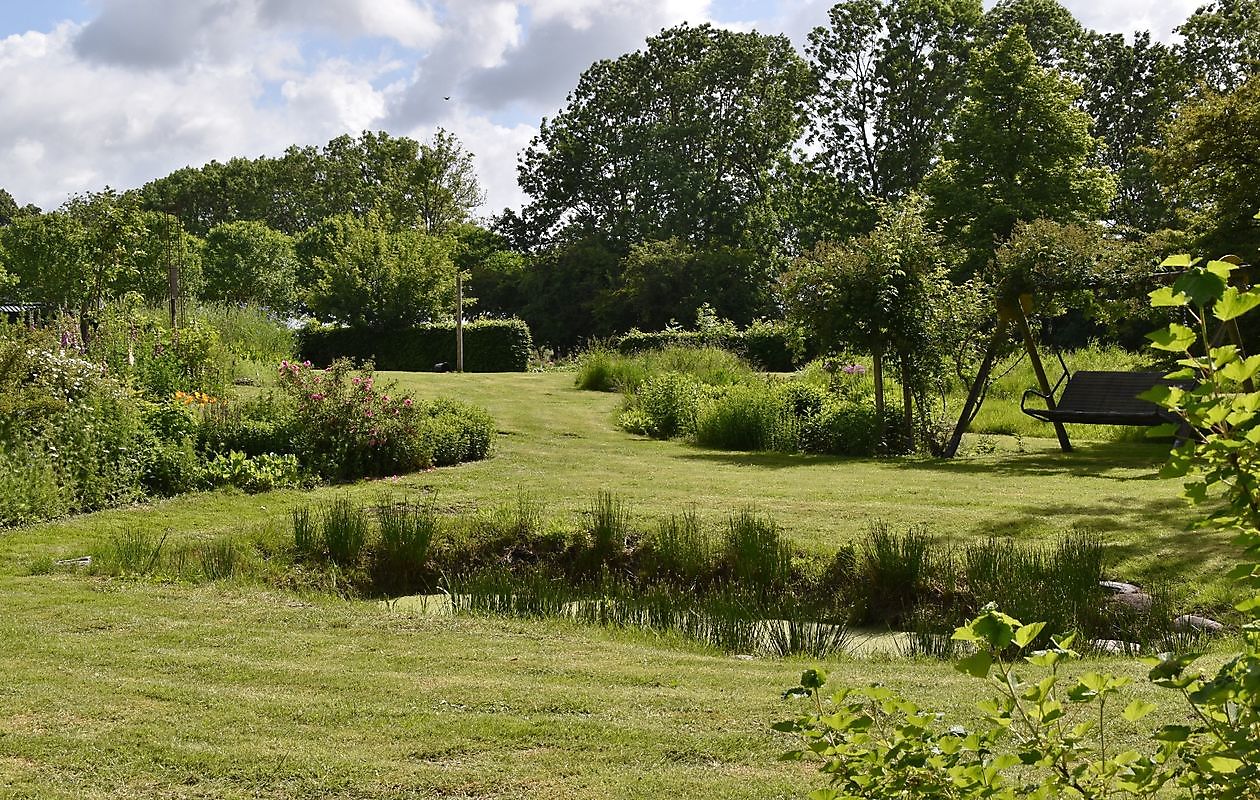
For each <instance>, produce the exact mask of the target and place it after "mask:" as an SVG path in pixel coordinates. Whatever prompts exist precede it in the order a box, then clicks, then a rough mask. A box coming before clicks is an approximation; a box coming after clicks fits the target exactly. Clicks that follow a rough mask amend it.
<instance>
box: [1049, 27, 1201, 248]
mask: <svg viewBox="0 0 1260 800" xmlns="http://www.w3.org/2000/svg"><path fill="white" fill-rule="evenodd" d="M1027 30H1032V28H1031V27H1029V28H1027ZM1130 38H1131V40H1132V41H1130ZM1087 46H1088V54H1087V57H1086V58H1084V59H1083V60H1082V62H1081V67H1080V71H1081V73H1082V74H1081V76H1080V79H1081V83H1082V85H1083V86H1084V89H1085V91H1084V94H1083V95H1082V97H1081V101H1082V103H1083V106H1084V108H1085V110H1086V111H1087V112H1088V113H1089V115H1090V117H1092V118H1093V120H1094V135H1096V136H1098V138H1100V139H1102V141H1103V142H1104V144H1105V145H1106V146H1105V147H1104V149H1103V151H1102V163H1103V164H1105V165H1107V166H1108V167H1109V168H1110V169H1111V172H1112V174H1113V175H1114V176H1115V178H1116V196H1115V200H1114V201H1113V202H1112V206H1111V212H1110V214H1109V219H1110V221H1111V222H1113V223H1115V224H1116V225H1117V226H1119V228H1120V230H1121V231H1123V230H1124V229H1125V228H1128V229H1131V230H1133V231H1143V232H1152V231H1158V230H1160V229H1161V228H1165V227H1168V225H1169V223H1170V221H1171V217H1170V207H1169V205H1170V204H1169V198H1168V197H1167V195H1166V193H1165V192H1164V191H1163V190H1162V187H1160V185H1159V183H1158V181H1157V180H1156V175H1155V151H1156V150H1158V149H1159V148H1161V147H1162V146H1163V144H1164V140H1165V138H1166V137H1165V133H1166V131H1165V127H1164V122H1165V120H1168V119H1171V118H1172V116H1173V112H1174V109H1175V108H1176V107H1177V105H1178V104H1179V103H1181V101H1182V100H1183V99H1184V98H1185V96H1186V94H1187V92H1188V91H1189V89H1190V81H1189V80H1188V76H1187V75H1186V69H1185V62H1184V58H1183V53H1182V52H1178V50H1177V49H1176V48H1175V47H1174V46H1171V45H1167V44H1164V43H1163V42H1160V41H1158V40H1156V39H1153V38H1152V36H1151V34H1150V32H1149V31H1138V32H1136V33H1134V34H1133V35H1132V37H1126V36H1125V35H1124V34H1120V33H1109V34H1099V33H1091V34H1090V37H1089V40H1088V45H1087Z"/></svg>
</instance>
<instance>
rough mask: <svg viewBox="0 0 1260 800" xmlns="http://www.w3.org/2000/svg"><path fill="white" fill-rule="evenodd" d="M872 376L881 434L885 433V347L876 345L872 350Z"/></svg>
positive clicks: (876, 412) (881, 435)
mask: <svg viewBox="0 0 1260 800" xmlns="http://www.w3.org/2000/svg"><path fill="white" fill-rule="evenodd" d="M871 364H872V366H873V369H872V370H871V378H872V379H873V380H874V381H875V416H876V417H877V418H878V419H879V422H878V425H879V435H880V437H881V438H882V437H883V435H884V348H883V347H879V346H877V347H875V348H874V349H873V351H872V352H871Z"/></svg>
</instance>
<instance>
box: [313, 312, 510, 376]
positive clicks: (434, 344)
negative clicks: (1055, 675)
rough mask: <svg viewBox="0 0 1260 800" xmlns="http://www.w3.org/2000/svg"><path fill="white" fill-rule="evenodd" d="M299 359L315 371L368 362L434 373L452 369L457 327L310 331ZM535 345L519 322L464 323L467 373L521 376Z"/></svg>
mask: <svg viewBox="0 0 1260 800" xmlns="http://www.w3.org/2000/svg"><path fill="white" fill-rule="evenodd" d="M298 348H299V351H300V352H301V357H302V358H303V359H305V360H307V361H310V362H311V363H312V364H314V365H315V366H316V367H320V368H323V367H326V366H328V365H329V364H331V363H332V362H333V361H334V360H335V359H337V358H352V359H354V360H356V361H364V360H367V359H372V360H373V361H374V362H375V364H376V368H377V369H379V370H399V371H405V372H433V371H435V370H436V369H437V368H438V367H437V365H438V364H443V365H445V369H454V368H455V323H453V322H446V323H428V324H425V325H419V326H416V327H414V328H408V329H406V330H402V331H393V332H389V333H382V332H379V331H371V330H364V329H359V328H308V329H306V330H305V331H302V333H301V334H300V335H299V337H298ZM533 351H534V339H533V337H532V336H531V335H530V332H529V326H528V325H526V324H525V323H524V322H523V321H522V320H519V319H480V320H474V321H472V322H467V323H464V371H465V372H524V371H526V370H527V369H529V357H530V355H531V354H532V353H533Z"/></svg>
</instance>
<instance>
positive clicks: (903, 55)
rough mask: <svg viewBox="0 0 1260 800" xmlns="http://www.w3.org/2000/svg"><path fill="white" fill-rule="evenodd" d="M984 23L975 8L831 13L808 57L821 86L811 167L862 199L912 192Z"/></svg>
mask: <svg viewBox="0 0 1260 800" xmlns="http://www.w3.org/2000/svg"><path fill="white" fill-rule="evenodd" d="M980 18H981V7H980V3H979V2H975V0H932V2H926V3H900V2H883V1H882V0H850V1H849V2H841V3H836V4H835V5H834V6H832V8H831V10H830V12H829V25H828V26H827V27H818V28H815V29H814V30H813V31H812V32H811V33H810V34H809V45H808V47H807V48H806V53H807V54H808V56H809V58H810V61H811V62H812V65H813V67H814V72H815V74H816V75H818V77H819V92H818V94H817V95H816V96H815V97H814V98H813V99H812V100H811V102H810V120H811V126H810V130H809V141H810V142H811V143H812V144H814V145H815V147H816V151H817V152H816V154H815V155H814V156H813V157H812V159H811V161H810V167H811V168H812V169H813V170H814V171H816V172H821V173H825V174H827V175H829V176H831V175H835V176H839V178H840V182H839V183H837V184H836V185H835V189H836V190H838V191H852V192H853V193H854V194H856V195H859V196H861V197H863V198H873V199H877V200H885V201H888V200H896V199H898V198H901V197H904V196H905V195H907V194H909V193H911V192H913V191H915V189H916V188H917V187H918V185H919V182H920V181H921V180H922V179H923V176H924V175H926V174H927V172H928V170H929V169H930V168H931V166H932V163H933V161H934V160H935V159H936V157H937V154H938V151H939V147H940V142H941V141H942V140H944V139H945V134H946V129H947V127H948V125H949V122H950V120H951V119H952V117H953V115H954V113H955V111H956V109H957V106H958V103H959V100H960V97H961V93H962V86H963V83H964V82H965V79H966V70H965V67H966V64H967V60H968V57H969V55H970V51H971V47H972V43H971V40H972V38H973V35H974V33H975V31H976V29H977V28H978V26H979V24H980ZM823 186H825V185H823ZM841 219H843V218H841ZM839 222H840V220H833V221H831V222H830V224H829V225H826V227H828V228H831V229H832V230H834V229H835V227H836V226H837V224H839ZM827 238H830V237H827Z"/></svg>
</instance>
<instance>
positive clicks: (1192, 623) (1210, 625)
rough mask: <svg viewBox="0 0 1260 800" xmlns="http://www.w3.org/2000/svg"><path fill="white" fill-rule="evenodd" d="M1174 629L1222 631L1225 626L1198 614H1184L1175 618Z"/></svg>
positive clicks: (1199, 631)
mask: <svg viewBox="0 0 1260 800" xmlns="http://www.w3.org/2000/svg"><path fill="white" fill-rule="evenodd" d="M1173 630H1177V631H1184V632H1192V631H1193V632H1197V633H1220V632H1221V631H1223V630H1225V626H1224V625H1222V624H1221V623H1219V622H1217V621H1216V620H1214V619H1208V618H1207V617H1201V616H1199V615H1198V614H1182V615H1181V616H1180V617H1177V618H1176V619H1174V620H1173Z"/></svg>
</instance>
